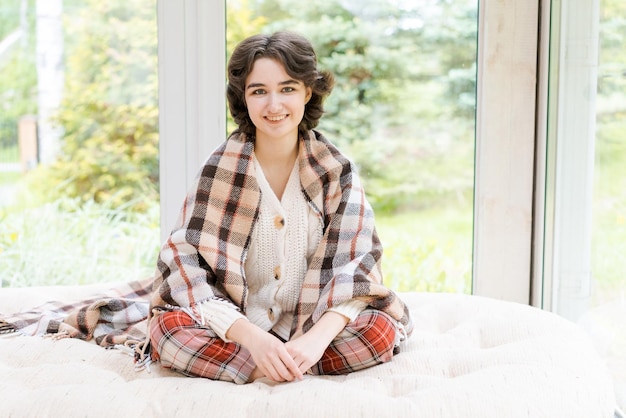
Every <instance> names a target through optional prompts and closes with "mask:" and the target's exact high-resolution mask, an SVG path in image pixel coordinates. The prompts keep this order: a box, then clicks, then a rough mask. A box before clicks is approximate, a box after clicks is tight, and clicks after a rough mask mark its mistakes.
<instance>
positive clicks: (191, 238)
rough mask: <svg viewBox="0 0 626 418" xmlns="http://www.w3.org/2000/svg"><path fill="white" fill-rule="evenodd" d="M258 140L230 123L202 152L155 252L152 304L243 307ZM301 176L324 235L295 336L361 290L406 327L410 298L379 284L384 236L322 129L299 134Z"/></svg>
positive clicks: (257, 195)
mask: <svg viewBox="0 0 626 418" xmlns="http://www.w3.org/2000/svg"><path fill="white" fill-rule="evenodd" d="M253 158H254V140H253V138H249V137H246V135H244V134H241V133H238V132H235V133H234V134H233V135H231V136H230V137H229V138H228V140H227V141H225V142H224V144H223V145H222V146H220V147H219V148H218V149H217V150H216V151H215V152H214V153H213V154H212V155H211V156H210V157H209V159H208V160H207V162H206V163H205V165H204V167H203V169H202V171H201V173H200V175H199V176H198V178H197V179H196V183H195V187H194V188H193V189H192V190H191V192H190V193H189V194H188V195H187V199H186V201H185V203H184V205H183V208H182V210H181V212H180V216H179V219H178V221H177V224H176V225H175V227H174V229H173V232H172V233H171V235H170V237H169V239H168V240H167V241H166V242H165V244H164V245H163V247H162V249H161V252H160V254H159V260H158V274H157V277H156V279H155V287H154V289H155V293H154V297H153V299H152V306H154V307H158V306H164V305H173V306H180V307H185V308H187V307H191V308H192V309H193V307H194V306H195V305H197V304H200V303H203V302H205V301H207V300H209V299H222V300H225V301H229V302H231V303H233V304H234V305H235V307H236V308H238V309H239V310H241V311H242V312H244V313H245V312H246V304H247V293H248V287H247V282H246V278H245V276H244V263H245V257H246V249H247V246H248V242H249V240H250V236H251V235H252V229H253V227H254V224H255V222H256V219H257V216H258V213H259V206H260V199H261V192H260V189H259V186H258V184H257V181H256V173H255V165H254V164H253ZM298 166H299V170H300V183H301V187H302V191H303V193H304V195H305V198H306V199H307V200H308V203H309V205H310V206H311V207H312V208H313V209H314V210H315V212H316V213H317V214H318V215H319V216H320V218H321V219H322V220H323V225H324V235H323V237H322V241H321V243H320V244H319V246H318V248H317V250H316V251H315V254H314V255H313V257H312V259H311V260H310V263H309V268H308V271H307V273H306V275H305V278H304V283H303V287H302V291H301V294H300V300H299V302H298V305H297V307H296V312H295V318H296V320H295V321H294V323H293V326H292V335H293V336H297V335H300V334H302V333H304V332H306V331H307V330H308V329H310V328H311V327H312V326H313V324H314V323H315V322H316V321H317V320H318V319H319V318H320V317H321V316H322V315H323V314H324V312H326V310H327V309H328V308H330V307H333V306H336V305H339V304H341V303H343V302H345V301H347V300H350V299H355V298H358V299H361V300H363V301H365V302H367V303H368V304H369V305H371V306H372V307H374V308H376V309H379V310H382V311H384V312H386V313H388V314H389V315H390V316H391V317H393V318H394V319H396V320H397V321H398V322H399V323H401V324H402V326H403V327H404V329H405V331H406V332H407V333H410V331H411V329H412V323H411V321H410V317H409V312H408V309H407V307H406V305H405V304H404V303H403V302H402V301H401V300H400V299H399V298H398V297H397V296H396V295H395V293H394V292H393V291H391V290H390V289H388V288H387V287H385V286H384V285H383V283H382V272H381V267H380V261H381V256H382V250H383V249H382V245H381V243H380V240H379V239H378V235H377V234H376V230H375V227H374V212H373V211H372V208H371V207H370V205H369V203H368V202H367V200H366V198H365V193H364V191H363V188H362V187H361V183H360V179H359V176H358V175H357V173H356V168H355V167H354V165H353V164H352V162H351V161H350V160H349V159H348V158H346V157H345V156H344V155H343V154H342V153H341V152H340V151H339V150H338V149H337V148H336V147H335V146H334V145H333V144H332V143H330V142H329V141H328V140H327V139H326V138H325V137H324V136H323V135H322V134H320V133H319V132H317V131H314V130H311V131H309V132H307V133H305V135H303V136H302V137H301V139H300V145H299V155H298Z"/></svg>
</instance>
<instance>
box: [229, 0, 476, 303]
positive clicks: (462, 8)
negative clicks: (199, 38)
mask: <svg viewBox="0 0 626 418" xmlns="http://www.w3.org/2000/svg"><path fill="white" fill-rule="evenodd" d="M477 6H478V4H477V1H476V0H455V1H452V2H438V1H429V2H407V1H394V0H367V1H364V0H353V1H348V0H332V1H328V0H320V1H309V2H301V1H290V0H264V1H255V0H248V1H241V0H228V1H227V27H226V29H227V41H228V42H227V52H230V51H231V50H232V48H233V47H234V46H235V44H236V43H237V42H238V41H240V40H242V39H243V38H244V37H245V36H247V35H250V34H253V33H257V32H266V33H268V32H273V31H278V30H293V31H297V32H299V33H301V34H303V35H305V36H307V37H308V38H309V39H310V40H311V41H312V43H313V44H314V46H315V48H316V51H317V53H318V58H319V62H320V66H321V67H322V68H325V69H327V70H330V71H332V72H333V74H334V75H335V78H336V85H335V88H334V90H333V93H332V94H331V96H330V97H329V99H328V100H327V102H326V106H325V107H326V115H325V116H324V117H323V118H322V120H321V123H320V126H319V130H320V131H322V132H323V133H324V134H325V135H326V136H327V137H328V138H329V139H330V140H331V141H333V142H334V143H335V144H337V145H338V146H339V147H340V148H341V149H342V150H343V151H344V152H345V153H346V154H347V155H349V156H350V157H351V158H352V159H353V160H354V161H355V162H356V163H357V165H358V166H359V167H360V171H361V174H362V177H363V179H364V182H365V187H366V192H367V194H368V198H369V200H370V202H371V203H372V205H373V206H374V209H375V212H376V216H377V227H378V230H379V234H380V236H381V240H382V241H383V244H384V246H385V257H384V261H383V271H384V275H385V280H386V283H387V284H388V285H389V286H391V287H393V288H394V289H396V290H402V291H416V290H417V291H450V292H465V293H470V292H471V290H472V283H471V275H472V223H473V188H474V134H475V105H476V95H475V89H476V46H477V30H478V29H477V28H478V11H477ZM229 126H231V127H232V125H229Z"/></svg>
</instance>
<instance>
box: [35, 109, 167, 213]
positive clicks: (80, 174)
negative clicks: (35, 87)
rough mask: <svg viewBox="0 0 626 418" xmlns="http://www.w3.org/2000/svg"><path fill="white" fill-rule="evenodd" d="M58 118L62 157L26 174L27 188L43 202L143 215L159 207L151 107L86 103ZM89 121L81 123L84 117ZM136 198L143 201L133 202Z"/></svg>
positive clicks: (155, 117) (154, 116)
mask: <svg viewBox="0 0 626 418" xmlns="http://www.w3.org/2000/svg"><path fill="white" fill-rule="evenodd" d="M87 106H89V108H88V109H82V108H77V109H74V111H69V110H68V111H64V112H62V113H61V115H60V117H61V119H60V121H61V123H62V124H63V126H65V127H66V129H68V131H66V134H65V143H64V144H65V146H64V150H65V152H64V154H63V155H62V156H61V157H60V159H59V160H58V161H57V162H55V163H53V164H51V165H49V166H40V167H38V168H37V169H36V170H34V171H32V172H30V173H29V174H28V182H27V184H28V188H29V190H30V191H33V192H35V193H36V194H37V195H39V196H40V198H42V199H43V201H55V200H57V199H58V198H60V197H61V196H70V197H78V198H80V199H81V200H82V201H84V202H89V201H91V200H94V201H95V202H99V203H104V202H107V204H110V205H113V207H117V206H125V205H127V203H128V202H134V204H133V205H132V206H131V209H133V210H139V211H144V210H146V209H147V207H146V205H149V204H150V202H157V201H158V188H157V185H158V179H159V165H158V158H157V156H158V133H157V126H158V110H157V108H156V106H154V105H152V106H148V105H145V106H137V105H135V106H133V105H115V106H113V105H108V106H107V105H106V103H88V104H87ZM86 114H87V115H90V118H89V119H86V118H85V119H83V118H84V117H85V115H86ZM138 196H141V197H142V199H137V197H138Z"/></svg>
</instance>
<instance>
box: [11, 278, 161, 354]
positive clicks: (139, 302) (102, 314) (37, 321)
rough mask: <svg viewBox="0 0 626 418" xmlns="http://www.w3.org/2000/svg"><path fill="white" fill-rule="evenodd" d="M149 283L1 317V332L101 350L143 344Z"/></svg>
mask: <svg viewBox="0 0 626 418" xmlns="http://www.w3.org/2000/svg"><path fill="white" fill-rule="evenodd" d="M152 280H153V279H152V278H150V279H145V280H141V281H133V282H129V283H122V284H119V285H116V286H115V287H112V288H111V289H109V290H107V291H105V292H102V293H100V294H95V295H94V296H93V297H90V298H88V299H85V300H80V301H76V302H72V303H68V302H67V301H65V302H63V301H51V302H47V303H45V304H43V305H41V306H38V307H36V308H33V309H31V310H29V311H24V312H18V313H12V314H5V315H2V316H1V317H0V333H3V334H4V333H11V332H19V333H21V334H23V335H30V336H37V335H52V336H54V337H55V338H64V337H71V338H80V339H83V340H87V341H89V340H93V341H95V343H96V344H98V345H100V346H103V347H109V346H114V345H118V344H127V343H129V342H130V343H136V342H140V341H143V340H144V339H145V335H146V319H147V317H148V307H149V301H148V299H149V295H150V293H151V290H152Z"/></svg>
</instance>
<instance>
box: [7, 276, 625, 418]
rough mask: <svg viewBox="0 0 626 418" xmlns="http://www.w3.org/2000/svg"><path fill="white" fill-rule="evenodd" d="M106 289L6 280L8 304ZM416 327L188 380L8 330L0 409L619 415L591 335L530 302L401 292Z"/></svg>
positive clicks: (145, 413) (151, 413) (16, 412)
mask: <svg viewBox="0 0 626 418" xmlns="http://www.w3.org/2000/svg"><path fill="white" fill-rule="evenodd" d="M96 290H98V286H75V287H50V288H31V289H1V290H0V312H1V313H9V312H16V311H18V310H20V309H25V308H28V307H32V306H35V305H37V304H39V303H43V302H46V301H48V300H64V301H66V300H67V301H70V300H73V299H80V298H82V297H85V296H88V295H91V294H92V293H95V291H96ZM401 297H402V299H403V300H404V301H405V302H406V303H407V305H408V306H409V307H410V309H411V312H412V317H413V321H414V322H415V331H414V333H413V335H412V336H411V338H410V339H409V340H408V342H407V343H405V345H404V346H403V347H402V352H401V353H400V354H398V355H397V356H396V357H394V359H393V361H392V362H390V363H387V364H383V365H380V366H377V367H374V368H371V369H368V370H365V371H361V372H357V373H352V374H350V375H347V376H325V377H311V376H306V377H305V379H304V380H303V381H300V382H295V383H287V384H273V383H272V382H270V381H268V380H265V379H261V380H259V381H256V382H255V383H252V384H248V385H243V386H237V385H235V384H232V383H224V382H214V381H210V380H207V379H198V378H189V377H183V376H181V375H178V374H176V373H173V372H171V371H168V370H165V369H162V368H161V367H160V366H159V365H158V364H157V365H153V366H152V368H151V373H147V372H145V371H144V372H135V371H134V369H133V364H132V359H131V357H129V356H128V355H127V354H125V353H123V352H122V351H119V350H105V349H103V348H100V347H98V346H96V345H95V344H93V343H88V342H84V341H80V340H72V339H63V340H58V341H55V340H52V339H48V338H41V337H24V336H18V335H15V334H10V335H5V336H2V337H1V338H0V376H1V379H0V393H1V394H2V396H1V400H0V416H2V417H4V416H11V417H73V416H81V417H101V416H141V417H174V416H229V417H241V416H246V417H342V418H343V417H428V418H430V417H480V418H485V417H499V418H500V417H550V418H554V417H568V418H572V417H581V418H592V417H612V416H613V411H614V408H615V397H614V391H613V384H612V381H611V378H610V376H609V373H608V372H607V369H606V367H605V365H604V363H603V361H602V359H601V358H600V357H599V355H598V354H597V353H596V351H595V349H594V347H593V345H592V343H591V341H590V340H589V338H588V337H587V335H586V334H585V333H584V332H583V331H582V330H581V329H580V328H579V327H578V326H576V325H575V324H573V323H570V322H569V321H567V320H565V319H563V318H561V317H559V316H557V315H554V314H551V313H548V312H545V311H542V310H539V309H536V308H532V307H529V306H525V305H520V304H515V303H511V302H503V301H498V300H494V299H487V298H482V297H477V296H467V295H457V294H443V293H404V294H401Z"/></svg>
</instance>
